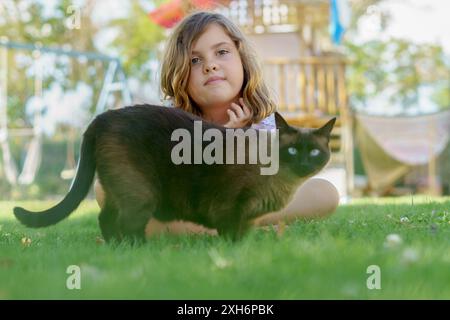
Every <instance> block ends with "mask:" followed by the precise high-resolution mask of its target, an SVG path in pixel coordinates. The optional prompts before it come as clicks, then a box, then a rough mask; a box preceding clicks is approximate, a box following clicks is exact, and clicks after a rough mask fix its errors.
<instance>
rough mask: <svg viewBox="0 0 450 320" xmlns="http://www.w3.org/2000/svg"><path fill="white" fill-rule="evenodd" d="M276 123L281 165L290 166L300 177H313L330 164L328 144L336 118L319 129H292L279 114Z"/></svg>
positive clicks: (276, 116)
mask: <svg viewBox="0 0 450 320" xmlns="http://www.w3.org/2000/svg"><path fill="white" fill-rule="evenodd" d="M275 121H276V125H277V128H278V129H279V137H280V140H279V141H280V142H279V143H280V144H279V147H280V149H279V150H280V153H279V155H280V163H282V164H283V165H287V166H289V168H290V169H291V170H292V171H293V172H294V173H295V174H297V175H298V176H300V177H307V176H311V175H313V174H315V173H317V172H318V171H320V170H321V169H322V168H323V167H324V166H325V165H326V164H327V163H328V161H329V159H330V147H329V145H328V144H329V141H330V134H331V130H332V129H333V126H334V123H335V122H336V118H333V119H331V120H330V121H328V122H327V123H326V124H325V125H324V126H322V127H321V128H318V129H306V128H295V127H292V126H290V125H289V124H288V123H287V122H286V120H285V119H284V118H283V117H282V116H281V115H280V114H279V113H278V112H276V113H275Z"/></svg>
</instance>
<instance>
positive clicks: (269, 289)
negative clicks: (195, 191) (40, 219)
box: [0, 197, 450, 299]
mask: <svg viewBox="0 0 450 320" xmlns="http://www.w3.org/2000/svg"><path fill="white" fill-rule="evenodd" d="M412 200H414V203H412ZM16 205H21V206H25V207H26V208H31V209H33V208H34V209H44V208H47V207H48V206H49V205H50V203H49V202H20V203H12V202H0V299H79V298H83V299H450V213H449V211H450V209H449V208H450V199H449V198H435V199H432V198H424V197H422V198H418V197H417V198H416V197H415V198H414V199H412V198H402V199H379V200H376V199H375V200H369V199H367V200H360V201H358V202H355V203H353V204H351V205H343V206H340V207H339V208H338V210H337V212H336V214H334V215H333V216H331V217H330V218H328V219H325V220H316V221H310V222H304V221H297V222H295V223H294V224H291V225H289V226H288V227H287V228H285V230H284V233H282V234H281V235H279V234H277V232H276V230H275V229H274V228H270V229H269V230H262V229H258V230H253V231H251V232H250V233H249V235H248V236H246V237H245V238H244V240H242V241H240V242H238V243H230V242H227V241H226V240H224V239H222V238H218V237H211V236H199V235H197V236H163V237H160V238H158V239H153V240H150V241H149V242H148V243H147V244H146V245H144V246H141V247H131V246H128V245H121V246H118V247H112V246H109V245H107V244H101V243H98V241H97V240H96V239H97V237H99V236H100V230H99V228H98V225H97V214H98V209H97V207H96V205H95V204H94V203H93V202H92V201H85V202H84V203H83V204H82V206H81V207H80V208H79V209H78V210H77V211H76V212H75V213H74V214H73V215H72V216H71V217H70V218H69V219H67V220H65V221H63V222H61V223H60V224H58V225H56V226H54V227H49V228H47V229H27V228H25V227H23V226H21V225H20V224H19V223H18V222H17V221H16V220H15V219H14V217H13V215H12V207H13V206H16ZM402 217H407V218H408V220H409V221H406V222H400V219H401V218H402ZM403 220H405V219H403ZM393 233H395V234H398V235H399V236H400V237H401V239H402V242H401V243H400V244H397V245H392V246H386V243H385V242H386V236H388V235H389V234H393ZM24 237H26V238H30V239H31V243H30V244H28V245H27V244H23V243H22V239H23V238H24ZM70 265H78V266H80V268H81V289H80V290H69V289H67V287H66V280H67V278H68V277H69V276H70V275H69V274H67V273H66V270H67V268H68V266H70ZM370 265H378V266H379V267H380V270H381V289H380V290H376V289H375V290H369V289H368V288H367V285H366V281H367V278H368V277H369V276H370V274H367V272H366V271H367V267H368V266H370Z"/></svg>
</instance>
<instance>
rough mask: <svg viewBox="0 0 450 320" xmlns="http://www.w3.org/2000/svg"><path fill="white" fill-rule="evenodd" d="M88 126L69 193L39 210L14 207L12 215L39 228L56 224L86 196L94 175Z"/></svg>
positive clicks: (91, 131) (91, 128) (92, 141)
mask: <svg viewBox="0 0 450 320" xmlns="http://www.w3.org/2000/svg"><path fill="white" fill-rule="evenodd" d="M94 123H95V121H94V122H93V123H91V125H90V126H89V127H88V129H87V130H86V132H85V133H84V135H83V141H82V143H81V151H80V159H79V162H78V168H77V174H76V176H75V179H74V180H73V182H72V185H71V186H70V190H69V193H68V194H67V195H66V196H65V197H64V199H63V200H62V201H61V202H60V203H58V204H57V205H55V206H54V207H52V208H50V209H47V210H45V211H41V212H31V211H28V210H25V209H23V208H21V207H15V208H14V215H15V216H16V218H17V219H18V220H19V221H20V222H22V223H23V224H24V225H26V226H27V227H32V228H41V227H47V226H50V225H53V224H56V223H58V222H60V221H61V220H63V219H64V218H66V217H68V216H69V215H70V214H71V213H72V212H73V211H74V210H75V209H76V208H77V207H78V205H79V204H80V203H81V201H82V200H83V199H84V198H85V197H86V195H87V194H88V192H89V189H90V187H91V184H92V180H93V179H94V175H95V168H96V164H95V140H96V139H95V130H94V129H95V128H94Z"/></svg>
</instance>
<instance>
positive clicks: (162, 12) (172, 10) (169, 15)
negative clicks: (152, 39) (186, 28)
mask: <svg viewBox="0 0 450 320" xmlns="http://www.w3.org/2000/svg"><path fill="white" fill-rule="evenodd" d="M181 1H182V0H172V1H171V2H168V3H165V4H163V5H161V6H159V7H158V8H156V9H155V10H153V11H152V12H150V13H149V14H148V15H149V17H150V19H151V20H152V21H153V22H154V23H156V24H159V25H160V26H162V27H164V28H172V27H173V26H174V25H175V24H177V22H178V21H180V20H181V19H183V17H184V12H183V9H182V8H181Z"/></svg>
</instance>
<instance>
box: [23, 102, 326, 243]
mask: <svg viewBox="0 0 450 320" xmlns="http://www.w3.org/2000/svg"><path fill="white" fill-rule="evenodd" d="M196 120H197V121H199V120H202V119H201V118H200V117H197V116H195V115H192V114H190V113H187V112H185V111H182V110H181V109H177V108H165V107H158V106H150V105H140V106H132V107H126V108H122V109H118V110H111V111H107V112H105V113H103V114H101V115H99V116H97V117H96V118H95V119H94V120H93V121H92V123H91V124H90V125H89V127H88V128H87V130H86V131H85V133H84V137H83V141H82V146H81V154H80V160H79V165H78V170H77V175H76V177H75V180H74V182H73V183H72V186H71V188H70V191H69V192H68V194H67V195H66V196H65V198H64V199H63V200H62V201H61V202H60V203H58V204H57V205H56V206H54V207H52V208H50V209H48V210H45V211H42V212H36V213H32V212H29V211H27V210H25V209H23V208H19V207H16V208H14V214H15V216H16V217H17V218H18V219H19V220H20V221H21V222H22V223H23V224H25V225H26V226H29V227H46V226H49V225H53V224H56V223H57V222H59V221H61V220H62V219H64V218H66V217H67V216H68V215H69V214H70V213H71V212H72V211H74V210H75V209H76V208H77V207H78V205H79V204H80V202H81V201H82V200H83V199H84V198H85V197H86V195H87V193H88V192H89V189H90V187H91V184H92V181H93V179H94V175H95V172H96V171H97V174H98V178H99V180H100V182H101V184H102V186H103V188H104V190H105V206H104V208H103V209H102V210H101V213H100V216H99V223H100V228H101V231H102V234H103V237H104V238H105V239H106V240H107V241H109V240H114V239H115V240H119V241H120V240H122V239H123V238H131V239H138V240H143V239H144V238H145V226H146V224H147V223H148V221H149V219H150V218H151V217H155V218H157V219H159V220H161V221H170V220H174V219H177V220H187V221H192V222H196V223H199V224H202V225H205V226H207V227H210V228H216V229H217V230H218V232H219V234H225V235H229V236H231V237H232V238H238V237H240V236H241V235H242V234H243V233H244V231H246V230H247V228H248V227H249V226H250V222H251V220H252V219H254V218H256V217H258V216H261V215H263V214H265V213H268V212H273V211H277V210H280V209H282V208H283V207H284V206H285V205H286V204H287V203H288V201H289V200H290V199H291V197H292V195H293V193H294V192H295V190H296V189H297V187H298V186H299V185H300V184H301V183H302V182H303V181H304V180H305V179H306V178H307V177H309V176H311V175H312V174H314V173H316V172H318V171H319V170H320V169H322V168H323V166H324V165H325V164H326V163H327V162H328V160H329V156H330V152H329V147H328V142H329V135H330V132H331V129H332V128H333V125H334V121H335V119H332V120H330V121H329V122H328V123H327V124H326V125H325V126H323V127H322V128H320V129H298V128H294V127H291V126H289V125H288V124H287V123H286V122H285V121H284V119H283V118H282V117H281V116H280V115H279V114H278V113H276V123H277V128H279V130H280V149H279V151H280V152H279V157H280V159H279V163H280V164H279V171H278V173H277V174H276V175H261V174H260V167H261V166H260V165H250V164H235V165H231V164H226V165H220V164H214V165H206V164H191V165H187V164H181V165H175V164H173V162H172V161H171V156H170V155H171V150H172V148H173V146H174V145H175V144H176V143H177V142H173V141H171V134H172V132H173V130H175V129H178V128H186V129H187V130H189V131H190V132H191V133H193V130H194V129H193V128H194V121H196ZM208 128H217V129H220V130H221V131H222V132H225V128H223V127H220V126H217V125H215V124H213V123H210V122H206V121H203V130H206V129H208ZM289 148H291V149H289ZM292 148H295V149H296V150H297V151H296V154H294V155H293V154H292V153H295V152H293V149H292ZM313 149H319V150H320V151H321V153H320V154H319V156H315V157H314V158H313V157H311V155H310V153H311V150H313Z"/></svg>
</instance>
